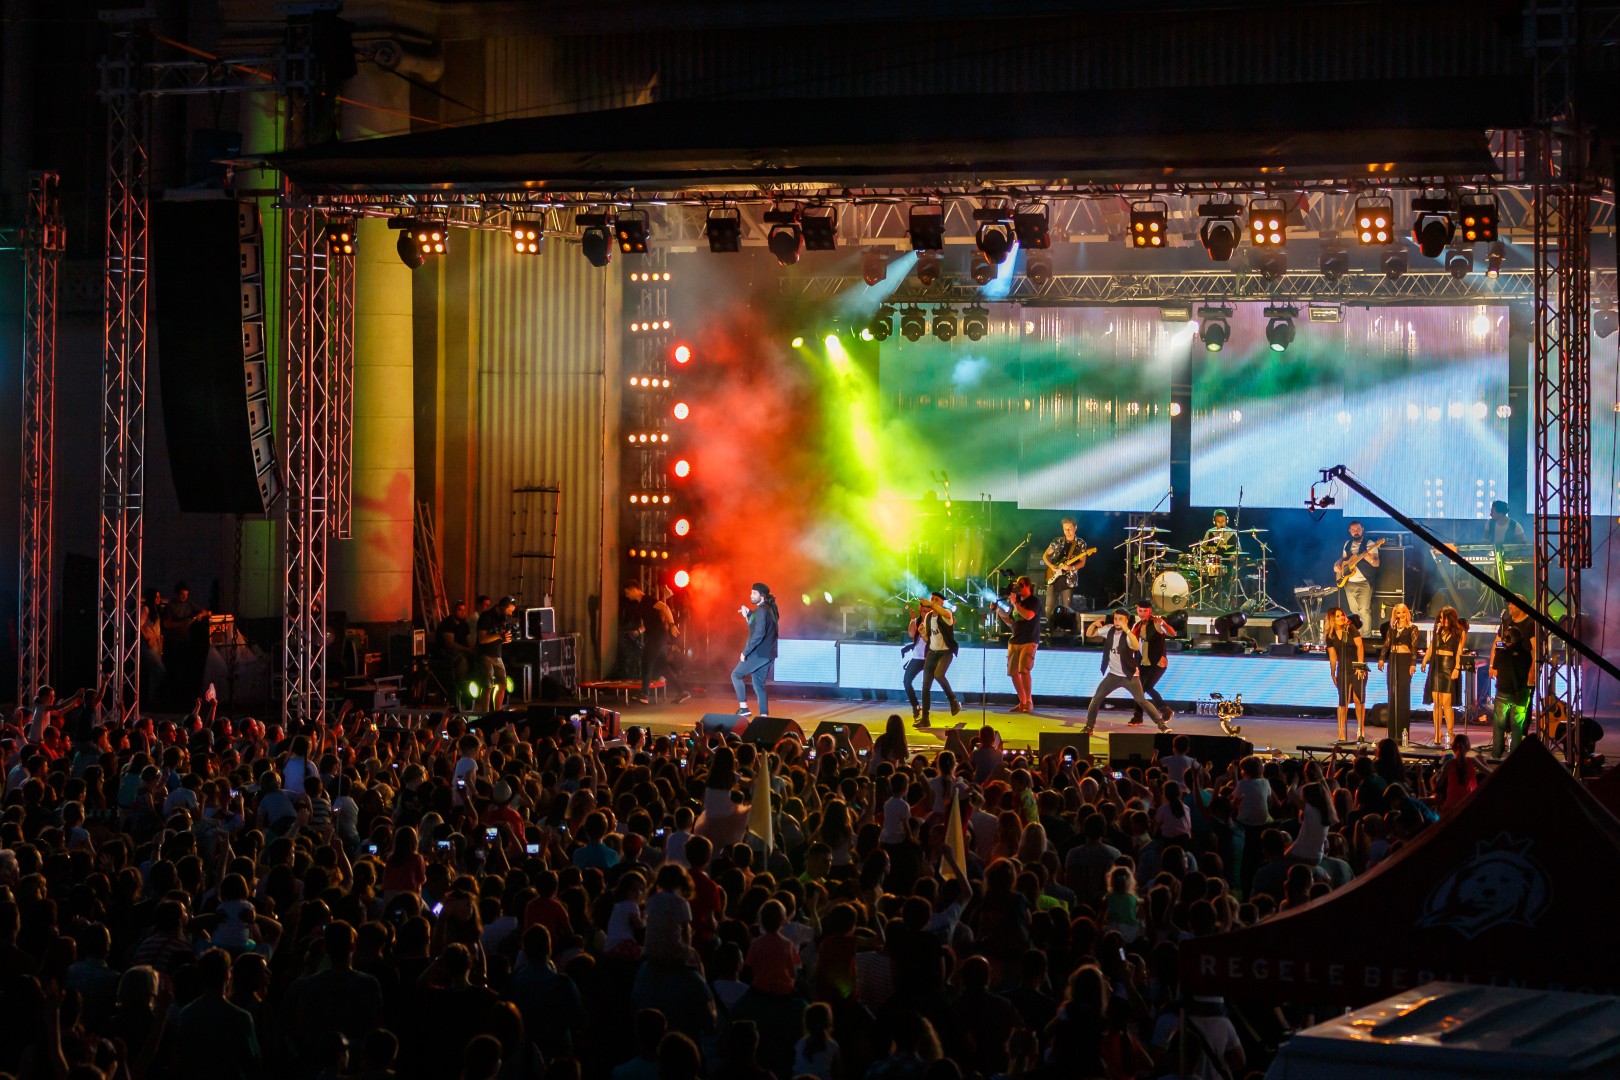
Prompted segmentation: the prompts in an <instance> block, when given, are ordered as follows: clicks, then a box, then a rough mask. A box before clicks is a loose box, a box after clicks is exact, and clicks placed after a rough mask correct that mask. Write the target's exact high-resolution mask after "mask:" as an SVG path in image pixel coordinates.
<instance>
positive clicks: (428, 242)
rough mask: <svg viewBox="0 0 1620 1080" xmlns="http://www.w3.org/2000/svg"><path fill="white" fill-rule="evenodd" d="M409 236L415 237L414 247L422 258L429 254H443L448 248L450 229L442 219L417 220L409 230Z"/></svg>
mask: <svg viewBox="0 0 1620 1080" xmlns="http://www.w3.org/2000/svg"><path fill="white" fill-rule="evenodd" d="M411 236H412V237H414V238H415V240H416V249H417V250H418V251H420V252H421V253H422V257H423V258H424V259H425V258H427V257H428V256H429V255H443V254H444V253H445V252H447V251H449V250H450V229H449V227H448V226H447V225H445V223H444V222H442V221H434V220H432V219H426V220H418V221H417V223H416V227H415V228H413V229H412V230H411Z"/></svg>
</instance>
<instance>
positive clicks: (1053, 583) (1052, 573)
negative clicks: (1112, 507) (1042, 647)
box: [1041, 517, 1095, 627]
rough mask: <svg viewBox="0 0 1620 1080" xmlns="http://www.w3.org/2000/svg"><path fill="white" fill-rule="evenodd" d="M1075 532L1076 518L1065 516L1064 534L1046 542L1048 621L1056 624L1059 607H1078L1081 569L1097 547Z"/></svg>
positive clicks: (1071, 609) (1044, 559) (1072, 608)
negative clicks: (1053, 620)
mask: <svg viewBox="0 0 1620 1080" xmlns="http://www.w3.org/2000/svg"><path fill="white" fill-rule="evenodd" d="M1094 550H1095V549H1094V548H1087V547H1086V542H1085V541H1084V540H1082V539H1080V538H1079V537H1078V536H1076V535H1075V524H1074V518H1070V517H1066V518H1064V519H1063V535H1062V536H1059V537H1057V538H1056V539H1054V540H1053V541H1052V542H1051V543H1050V544H1048V545H1046V550H1045V551H1043V552H1042V553H1041V562H1043V563H1045V564H1046V625H1047V626H1048V627H1050V626H1052V625H1053V623H1052V617H1053V616H1054V615H1055V614H1057V610H1058V608H1060V607H1061V608H1063V609H1064V610H1065V611H1070V612H1072V611H1073V610H1074V607H1073V601H1074V590H1075V588H1076V586H1078V585H1079V584H1080V570H1081V569H1082V568H1083V567H1084V566H1085V565H1086V557H1087V556H1088V555H1090V554H1091V553H1092V551H1094Z"/></svg>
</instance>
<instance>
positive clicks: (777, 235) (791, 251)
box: [765, 207, 804, 266]
mask: <svg viewBox="0 0 1620 1080" xmlns="http://www.w3.org/2000/svg"><path fill="white" fill-rule="evenodd" d="M765 223H766V224H768V225H769V226H770V231H769V232H767V233H766V234H765V246H766V247H768V248H770V250H771V254H772V255H775V256H776V261H777V262H779V263H781V264H782V265H783V266H792V265H793V264H794V263H796V262H798V261H799V249H800V248H801V247H803V246H804V230H803V228H802V227H801V226H800V224H799V211H798V208H796V207H795V208H793V209H790V210H783V209H782V208H781V207H777V208H776V209H774V210H767V211H765Z"/></svg>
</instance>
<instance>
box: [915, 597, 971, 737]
mask: <svg viewBox="0 0 1620 1080" xmlns="http://www.w3.org/2000/svg"><path fill="white" fill-rule="evenodd" d="M922 610H923V620H922V636H923V640H924V641H926V642H928V644H927V645H926V646H925V649H926V650H927V651H926V652H925V653H924V654H923V688H922V716H921V717H919V718H918V720H917V726H918V727H920V728H925V727H927V726H928V713H929V706H930V705H931V704H932V702H933V697H934V683H935V682H936V681H937V682H938V683H939V686H940V689H942V690H944V691H945V700H946V701H948V702H950V703H951V715H952V716H955V715H956V714H957V713H959V712H961V711H962V703H961V702H960V701H958V700H956V693H955V691H953V690H952V689H951V682H950V680H949V679H947V678H946V677H945V672H947V671H949V670H950V667H951V660H953V659H954V658H955V657H956V654H957V651H958V650H957V644H956V631H955V630H954V629H952V628H953V627H954V626H955V624H956V616H955V615H953V614H952V613H951V609H950V608H948V607H946V606H945V595H944V594H943V593H934V594H933V595H931V596H930V597H929V598H928V599H927V600H924V601H923V602H922Z"/></svg>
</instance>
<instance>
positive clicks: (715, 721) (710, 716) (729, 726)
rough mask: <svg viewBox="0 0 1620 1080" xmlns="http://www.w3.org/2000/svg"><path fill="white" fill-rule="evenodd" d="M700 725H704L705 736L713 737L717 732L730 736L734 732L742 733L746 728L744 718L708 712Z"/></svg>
mask: <svg viewBox="0 0 1620 1080" xmlns="http://www.w3.org/2000/svg"><path fill="white" fill-rule="evenodd" d="M698 723H699V724H700V725H702V727H703V734H705V735H712V734H714V733H715V732H717V731H721V732H725V733H726V734H728V735H729V734H731V733H732V732H735V731H741V730H742V728H743V727H744V726H746V724H745V719H744V718H743V717H741V716H738V715H737V714H736V713H728V712H706V713H704V714H703V717H702V719H700V720H699V721H698Z"/></svg>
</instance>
